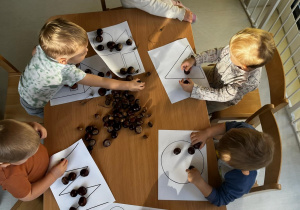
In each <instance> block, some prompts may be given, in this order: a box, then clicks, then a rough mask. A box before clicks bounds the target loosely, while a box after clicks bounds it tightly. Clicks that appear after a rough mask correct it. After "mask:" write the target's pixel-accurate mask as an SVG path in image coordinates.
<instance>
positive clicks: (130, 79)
mask: <svg viewBox="0 0 300 210" xmlns="http://www.w3.org/2000/svg"><path fill="white" fill-rule="evenodd" d="M125 80H126V81H132V80H133V77H132V76H131V75H127V76H126V78H125Z"/></svg>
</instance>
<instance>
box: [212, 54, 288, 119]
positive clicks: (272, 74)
mask: <svg viewBox="0 0 300 210" xmlns="http://www.w3.org/2000/svg"><path fill="white" fill-rule="evenodd" d="M265 67H266V71H267V75H268V80H269V87H270V99H271V101H270V104H274V109H273V112H274V113H275V112H277V111H278V110H280V109H281V108H283V107H284V106H286V105H287V104H288V100H287V99H286V96H285V74H284V69H283V65H282V61H281V58H280V55H279V52H278V50H277V49H276V50H275V52H274V56H273V59H272V60H271V61H270V62H269V63H267V64H266V65H265ZM260 108H261V102H260V96H259V92H258V89H256V90H254V91H252V92H250V93H248V94H246V95H245V96H244V97H243V99H242V100H241V101H240V102H239V103H238V104H236V105H234V106H231V107H229V108H228V109H225V110H222V111H217V112H214V113H213V114H212V117H211V119H210V120H211V122H213V123H215V122H218V121H219V120H233V119H247V118H248V117H250V116H251V115H252V114H253V113H255V112H256V111H257V110H258V109H260Z"/></svg>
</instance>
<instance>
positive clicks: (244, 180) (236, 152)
mask: <svg viewBox="0 0 300 210" xmlns="http://www.w3.org/2000/svg"><path fill="white" fill-rule="evenodd" d="M218 135H223V137H222V138H221V139H220V141H219V142H218V143H217V145H216V150H217V155H218V158H219V160H218V166H219V171H220V173H221V176H222V181H223V182H222V185H221V186H220V187H219V188H213V187H211V186H210V185H209V184H208V183H206V182H205V181H204V179H203V178H202V177H201V174H200V172H199V171H198V170H197V169H196V168H193V169H187V170H186V171H187V173H188V181H189V182H191V183H193V184H194V185H195V186H196V187H197V188H198V189H199V190H200V191H201V192H202V193H203V195H204V196H205V197H206V198H207V199H208V200H209V201H210V202H211V203H212V204H214V205H217V206H222V205H227V204H228V203H230V202H232V201H234V200H235V199H237V198H240V197H242V196H243V195H244V194H246V193H248V192H249V191H250V189H251V188H252V186H253V185H254V183H255V181H256V176H257V169H260V168H263V167H266V166H267V165H268V164H269V163H270V162H271V161H272V159H273V153H274V143H273V140H272V138H271V137H270V136H269V135H267V134H264V133H261V132H258V131H256V130H255V129H254V128H253V127H252V126H251V125H249V124H247V123H245V122H226V123H220V124H216V125H214V126H212V127H209V128H207V129H205V130H201V131H199V132H193V133H191V141H192V144H196V143H198V142H202V144H201V147H200V148H202V147H203V146H204V145H205V142H206V141H207V140H208V139H210V138H213V137H215V136H218Z"/></svg>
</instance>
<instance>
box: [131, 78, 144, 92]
mask: <svg viewBox="0 0 300 210" xmlns="http://www.w3.org/2000/svg"><path fill="white" fill-rule="evenodd" d="M138 81H141V80H140V79H135V80H132V81H130V85H129V90H130V91H139V90H143V89H144V88H145V82H138Z"/></svg>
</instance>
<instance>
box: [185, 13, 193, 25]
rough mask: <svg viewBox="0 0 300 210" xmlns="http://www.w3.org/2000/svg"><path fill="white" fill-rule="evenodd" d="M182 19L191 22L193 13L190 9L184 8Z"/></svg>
mask: <svg viewBox="0 0 300 210" xmlns="http://www.w3.org/2000/svg"><path fill="white" fill-rule="evenodd" d="M183 20H184V21H187V22H190V23H192V22H193V13H192V12H191V11H190V10H185V14H184V18H183Z"/></svg>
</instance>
